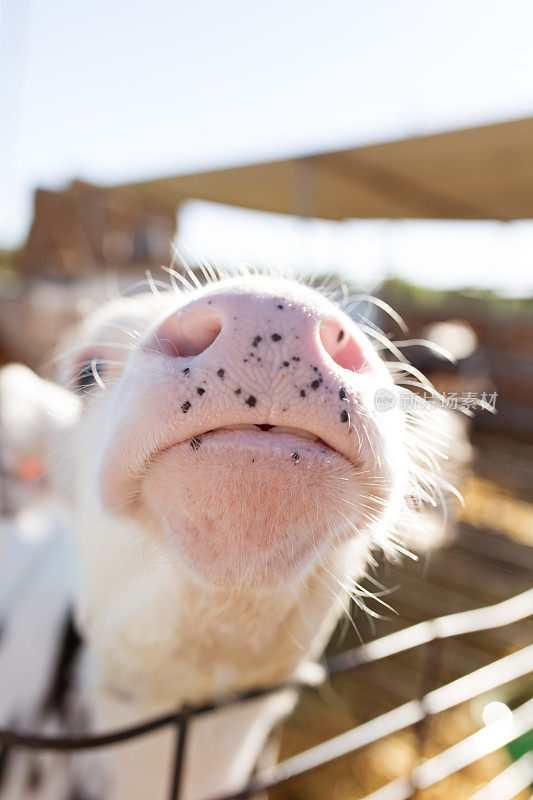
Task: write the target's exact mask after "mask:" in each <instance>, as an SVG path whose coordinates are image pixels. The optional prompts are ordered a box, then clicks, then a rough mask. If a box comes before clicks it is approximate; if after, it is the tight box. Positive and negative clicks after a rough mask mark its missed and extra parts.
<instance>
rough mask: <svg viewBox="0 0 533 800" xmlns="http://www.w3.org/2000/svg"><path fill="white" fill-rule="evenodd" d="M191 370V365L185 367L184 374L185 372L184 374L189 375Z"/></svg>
mask: <svg viewBox="0 0 533 800" xmlns="http://www.w3.org/2000/svg"><path fill="white" fill-rule="evenodd" d="M190 371H191V370H190V368H189V367H185V369H184V370H183V374H184V375H188V374H189V372H190Z"/></svg>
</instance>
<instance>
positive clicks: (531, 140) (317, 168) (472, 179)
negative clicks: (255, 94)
mask: <svg viewBox="0 0 533 800" xmlns="http://www.w3.org/2000/svg"><path fill="white" fill-rule="evenodd" d="M110 191H111V192H112V193H113V194H115V193H116V195H117V196H118V197H120V196H121V195H127V194H137V193H140V194H141V196H142V197H144V199H145V200H146V201H149V202H157V203H158V204H163V205H168V206H169V207H176V206H178V205H179V204H180V203H182V202H183V201H185V200H188V199H191V198H196V199H201V200H207V201H212V202H217V203H227V204H229V205H234V206H240V207H242V208H250V209H257V210H261V211H271V212H276V213H280V214H299V215H302V216H309V217H319V218H323V219H332V220H339V219H346V218H364V219H372V218H390V219H478V220H482V219H495V220H513V219H528V218H533V118H526V119H520V120H515V121H511V122H503V123H499V124H493V125H484V126H482V127H476V128H468V129H463V130H456V131H451V132H447V133H439V134H434V135H430V136H417V137H413V138H409V139H402V140H397V141H391V142H385V143H381V144H373V145H368V146H363V147H355V148H351V149H344V150H337V151H331V152H324V153H318V154H314V155H307V156H303V157H299V158H289V159H284V160H279V161H270V162H264V163H257V164H249V165H246V166H238V167H233V168H225V169H217V170H212V171H209V172H197V173H194V174H186V175H178V176H176V177H170V178H160V179H156V180H149V181H143V182H139V183H135V184H128V185H124V186H115V187H112V188H111V187H110Z"/></svg>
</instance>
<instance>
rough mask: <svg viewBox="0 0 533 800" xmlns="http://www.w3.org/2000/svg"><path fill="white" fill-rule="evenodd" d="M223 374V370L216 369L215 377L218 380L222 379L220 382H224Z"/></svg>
mask: <svg viewBox="0 0 533 800" xmlns="http://www.w3.org/2000/svg"><path fill="white" fill-rule="evenodd" d="M224 374H225V373H224V370H223V369H222V368H221V369H217V375H218V377H219V378H222V380H224Z"/></svg>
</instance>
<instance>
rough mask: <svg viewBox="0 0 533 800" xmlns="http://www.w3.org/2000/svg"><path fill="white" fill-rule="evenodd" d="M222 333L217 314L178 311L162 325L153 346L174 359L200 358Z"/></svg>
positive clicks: (204, 310) (155, 335)
mask: <svg viewBox="0 0 533 800" xmlns="http://www.w3.org/2000/svg"><path fill="white" fill-rule="evenodd" d="M221 330H222V323H221V320H220V317H219V316H218V314H216V312H214V311H211V310H206V309H197V310H196V309H194V310H190V311H185V312H184V313H183V312H180V311H177V312H176V313H175V314H172V315H171V316H170V317H167V318H166V319H165V320H163V322H162V323H160V325H158V327H157V328H156V330H155V331H154V333H153V336H152V340H151V342H150V347H151V348H152V349H154V350H157V351H159V352H160V353H164V354H165V355H167V356H171V357H172V358H178V357H187V356H198V355H200V353H203V352H204V350H207V348H208V347H210V346H211V345H212V344H213V342H214V341H215V339H216V338H217V336H218V335H219V333H220V331H221Z"/></svg>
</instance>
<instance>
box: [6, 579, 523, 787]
mask: <svg viewBox="0 0 533 800" xmlns="http://www.w3.org/2000/svg"><path fill="white" fill-rule="evenodd" d="M530 616H533V589H531V590H529V591H527V592H524V593H522V594H519V595H516V596H515V597H511V598H510V599H508V600H505V601H503V602H500V603H497V604H495V605H490V606H485V607H483V608H478V609H474V610H472V611H464V612H460V613H457V614H451V615H447V616H443V617H438V618H436V619H433V620H429V621H427V622H422V623H419V624H418V625H413V626H412V627H409V628H406V629H404V630H400V631H398V632H395V633H392V634H389V635H388V636H384V637H382V638H379V639H376V640H374V641H372V642H369V643H368V644H365V645H362V646H360V647H357V648H354V649H352V650H348V651H346V652H344V653H340V654H338V655H334V656H332V657H331V658H329V659H327V660H326V661H325V663H324V674H325V676H326V677H327V676H332V675H337V674H340V673H343V672H346V671H348V670H351V669H354V668H356V667H358V666H361V665H363V664H370V663H374V662H377V661H380V660H382V659H385V658H388V657H390V656H393V655H397V654H399V653H404V652H406V651H408V650H412V649H413V648H416V647H420V646H422V645H426V646H429V647H430V648H432V650H430V651H429V652H430V654H433V655H432V657H428V658H427V659H426V663H425V667H424V673H425V674H424V676H423V685H424V687H426V688H427V686H428V685H429V684H430V680H431V677H432V674H433V672H434V670H435V666H436V664H435V657H434V653H435V650H434V648H438V642H439V641H441V640H444V639H448V638H451V637H457V636H462V635H465V634H472V633H477V632H479V631H484V630H489V629H494V628H499V627H503V626H506V625H511V624H512V623H515V622H519V621H521V620H524V619H526V618H528V617H530ZM437 657H438V651H437ZM531 673H533V644H532V645H530V646H528V647H524V648H522V649H520V650H518V651H516V652H514V653H512V654H511V655H508V656H505V657H504V658H500V659H499V660H497V661H494V662H492V663H490V664H488V665H487V666H484V667H481V668H480V669H477V670H475V671H473V672H470V673H468V674H467V675H464V676H463V677H461V678H458V679H457V680H454V681H452V682H451V683H448V684H446V685H444V686H441V687H439V688H437V689H433V690H432V691H425V690H424V692H423V694H422V696H421V697H420V698H419V699H417V700H411V701H410V702H407V703H404V704H403V705H400V706H398V707H397V708H395V709H393V710H392V711H388V712H387V713H385V714H382V715H380V716H378V717H375V718H374V719H372V720H370V721H368V722H365V723H363V724H361V725H358V726H356V727H354V728H352V729H350V730H348V731H346V732H345V733H342V734H340V735H338V736H335V737H333V738H332V739H329V740H328V741H326V742H323V743H321V744H319V745H316V746H314V747H311V748H309V749H307V750H305V751H304V752H302V753H299V754H297V755H295V756H292V757H290V758H287V759H285V760H284V761H281V762H280V763H278V764H276V765H275V766H273V767H270V768H268V769H263V770H261V771H259V772H257V773H256V774H255V775H254V776H253V777H252V778H251V779H250V781H249V782H248V783H247V785H246V786H244V787H243V788H242V789H240V790H239V791H238V792H236V793H233V794H229V795H228V794H226V795H219V796H217V797H209V798H205V800H245V799H246V798H249V797H251V796H253V795H255V794H256V793H258V792H261V791H265V790H267V789H271V788H273V787H275V786H279V785H281V784H283V783H286V782H287V781H290V780H292V779H294V778H296V777H298V776H300V775H303V774H305V773H308V772H310V771H312V770H314V769H317V768H318V767H321V766H324V765H326V764H330V763H331V762H333V761H335V760H337V759H339V758H342V757H343V756H347V755H349V754H351V753H354V752H355V751H356V750H359V749H360V748H362V747H365V746H366V745H369V744H371V743H373V742H376V741H378V740H379V739H382V738H383V737H385V736H388V735H390V734H392V733H396V732H398V731H401V730H403V729H405V728H408V727H410V726H412V725H418V724H420V723H422V722H423V721H424V720H425V719H427V718H428V717H430V716H432V715H434V714H438V713H440V712H442V711H445V710H447V709H451V708H453V707H455V706H457V705H459V704H461V703H464V702H466V701H468V700H471V699H473V698H475V697H478V696H480V695H482V694H485V693H486V692H489V691H491V690H494V689H495V688H497V687H499V686H503V685H504V684H507V683H509V682H511V681H514V680H516V679H518V678H522V677H524V676H526V675H528V674H531ZM305 685H307V684H305V683H304V682H303V681H288V682H285V683H282V684H278V685H275V686H269V687H267V688H258V689H254V690H251V691H247V692H244V693H242V694H239V695H236V696H233V697H230V698H222V699H220V700H213V701H211V702H207V703H203V704H200V705H195V706H183V707H181V708H179V709H178V710H176V711H174V712H170V713H168V714H165V715H163V716H159V717H157V718H154V719H150V720H147V721H146V722H144V723H141V724H139V725H135V726H133V727H129V728H123V729H121V730H117V731H111V732H107V733H103V734H99V735H94V736H79V737H76V736H40V735H33V734H27V733H21V732H18V731H14V730H7V729H4V730H0V745H2V746H3V747H4V748H31V749H39V750H56V751H73V750H87V749H91V748H98V747H107V746H110V745H115V744H118V743H119V742H124V741H128V740H131V739H134V738H138V737H139V736H143V735H146V734H148V733H150V732H152V731H155V730H159V729H162V728H165V727H169V726H172V727H173V728H174V729H175V731H176V743H175V749H174V759H173V764H172V774H171V776H169V777H170V780H169V795H168V797H169V800H179V798H180V788H181V783H182V776H183V764H184V759H185V756H186V750H187V733H188V727H189V722H190V720H191V719H192V718H194V717H196V716H200V715H204V714H208V713H210V712H212V711H215V710H218V709H220V708H221V707H227V706H230V705H235V704H238V703H246V702H247V701H250V700H252V699H255V698H258V697H264V696H267V695H270V694H274V693H276V692H280V691H282V690H284V689H299V688H302V687H304V686H305ZM532 729H533V700H530V701H528V702H526V703H524V704H523V705H521V706H520V707H519V708H517V709H516V710H515V711H513V712H512V714H511V715H509V717H507V718H506V720H505V724H503V723H501V724H500V722H496V723H492V724H489V725H488V726H487V727H485V728H483V729H481V730H479V731H477V732H476V733H474V734H473V735H472V736H469V737H467V738H466V739H464V740H462V741H461V742H459V743H458V744H456V745H454V746H453V747H450V748H449V749H447V750H444V751H443V752H442V753H440V754H438V755H437V756H434V757H433V758H431V759H429V760H427V761H425V762H423V763H422V764H420V765H418V766H417V767H415V769H413V771H412V772H411V774H410V775H408V776H406V777H405V778H399V779H397V780H395V781H392V782H391V783H389V784H387V785H386V786H384V787H382V788H381V789H378V790H377V791H376V792H373V793H372V794H370V795H367V796H366V797H365V798H364V799H363V800H406V799H407V798H409V797H411V796H412V795H413V794H414V793H415V792H417V791H418V790H420V789H423V788H427V787H429V786H432V785H434V784H435V783H437V782H439V781H441V780H443V779H444V778H446V777H448V776H449V775H451V774H453V772H455V771H457V770H459V769H462V768H463V767H465V766H467V765H469V764H472V763H474V762H475V761H477V760H478V759H480V758H482V757H483V756H485V755H487V754H489V753H491V752H494V751H495V750H498V749H500V748H501V747H503V746H505V745H506V744H508V743H509V742H511V741H513V740H514V739H516V738H518V737H519V736H522V735H523V734H524V733H527V732H528V731H530V730H532ZM531 780H533V756H532V755H531V754H526V756H524V757H523V758H522V759H520V761H517V762H516V763H515V764H513V765H512V766H510V767H508V768H507V769H506V770H504V771H503V772H502V773H501V774H500V775H499V776H498V777H497V778H495V779H494V780H493V781H492V782H491V783H490V784H488V785H487V786H486V787H484V788H483V789H482V790H480V791H479V792H477V793H476V794H475V795H473V796H472V798H471V800H493V798H498V800H503V798H504V797H506V796H508V797H509V798H512V797H514V796H515V795H516V794H517V792H518V791H520V789H521V788H525V787H526V786H527V785H528V784H529V783H530V782H531ZM506 781H507V783H508V784H509V786H510V787H511V789H509V791H513V790H514V794H505V792H506V791H507V789H506V786H507V783H506ZM517 786H518V787H519V788H518V789H517V788H516V787H517ZM513 787H514V789H513ZM498 792H499V793H498Z"/></svg>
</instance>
